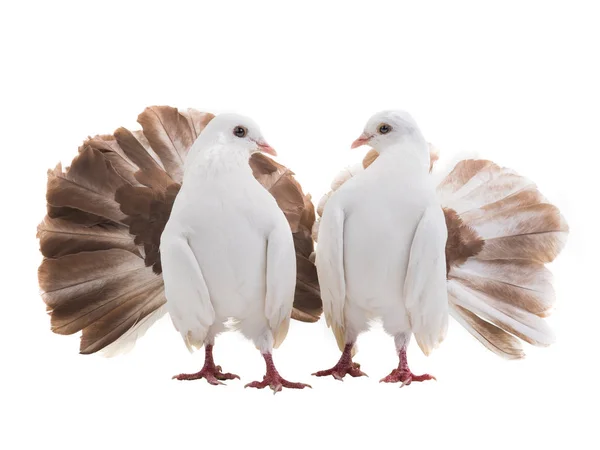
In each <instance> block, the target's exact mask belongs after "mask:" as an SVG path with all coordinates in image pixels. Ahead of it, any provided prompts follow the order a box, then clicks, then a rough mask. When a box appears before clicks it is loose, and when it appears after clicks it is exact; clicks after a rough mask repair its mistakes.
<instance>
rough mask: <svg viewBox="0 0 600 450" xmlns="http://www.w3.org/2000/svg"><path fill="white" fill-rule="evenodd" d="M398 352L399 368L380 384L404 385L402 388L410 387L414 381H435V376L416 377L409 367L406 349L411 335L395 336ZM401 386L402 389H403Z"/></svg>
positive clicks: (401, 334)
mask: <svg viewBox="0 0 600 450" xmlns="http://www.w3.org/2000/svg"><path fill="white" fill-rule="evenodd" d="M394 341H395V343H396V350H397V351H398V358H399V363H398V367H397V368H396V369H394V370H392V372H391V373H390V374H389V375H388V376H387V377H385V378H382V379H381V380H380V381H379V382H380V383H382V382H383V383H402V386H404V385H409V384H410V383H412V382H413V381H427V380H435V377H434V376H433V375H429V374H427V373H426V374H423V375H415V374H413V373H412V372H411V370H410V369H409V367H408V359H407V357H406V347H407V346H408V343H409V341H410V333H399V334H397V335H396V336H395V338H394ZM402 386H400V387H402Z"/></svg>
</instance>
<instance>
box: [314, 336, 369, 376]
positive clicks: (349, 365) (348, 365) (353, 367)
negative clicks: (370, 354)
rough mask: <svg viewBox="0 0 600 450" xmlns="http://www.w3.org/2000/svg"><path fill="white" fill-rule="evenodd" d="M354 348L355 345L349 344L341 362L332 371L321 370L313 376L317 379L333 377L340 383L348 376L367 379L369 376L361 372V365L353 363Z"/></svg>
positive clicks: (345, 348)
mask: <svg viewBox="0 0 600 450" xmlns="http://www.w3.org/2000/svg"><path fill="white" fill-rule="evenodd" d="M352 347H353V344H348V345H346V346H345V347H344V351H343V352H342V356H341V358H340V360H339V361H338V363H337V364H336V365H335V366H333V367H332V368H331V369H327V370H320V371H319V372H315V373H313V375H314V376H315V377H326V376H329V375H331V376H332V377H333V378H335V379H336V380H340V381H343V380H344V377H345V376H346V375H350V376H352V377H362V376H365V377H366V376H367V374H366V373H364V372H363V371H362V370H360V364H358V363H355V362H352Z"/></svg>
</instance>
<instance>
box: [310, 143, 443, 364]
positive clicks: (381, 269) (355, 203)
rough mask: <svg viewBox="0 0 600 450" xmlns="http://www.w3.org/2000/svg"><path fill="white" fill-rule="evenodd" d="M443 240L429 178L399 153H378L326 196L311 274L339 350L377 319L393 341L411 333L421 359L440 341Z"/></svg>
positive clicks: (438, 213)
mask: <svg viewBox="0 0 600 450" xmlns="http://www.w3.org/2000/svg"><path fill="white" fill-rule="evenodd" d="M340 226H341V228H340ZM418 228H420V231H419V232H418V233H417V230H418ZM340 231H342V236H343V238H342V242H343V247H342V248H341V250H342V254H343V261H341V262H340V263H341V267H340V264H336V262H335V253H336V252H339V250H340V243H339V241H338V242H337V243H336V239H338V236H337V234H339V232H340ZM446 235H447V232H446V227H445V222H444V216H443V213H442V210H441V207H440V205H439V203H438V200H437V197H436V193H435V186H434V184H433V183H432V180H431V177H429V176H428V173H427V170H423V168H422V167H420V163H419V161H418V160H413V159H411V158H406V157H403V155H402V154H401V153H400V152H395V151H394V150H389V151H386V153H382V154H381V156H380V157H379V158H378V159H377V160H376V161H375V162H374V163H373V164H372V165H371V166H370V167H369V170H366V171H363V172H360V173H359V174H357V175H356V176H354V177H353V178H351V179H349V180H348V181H347V182H346V183H344V185H342V186H341V187H340V188H339V189H338V190H337V191H336V192H335V193H334V194H333V195H332V196H331V198H330V199H329V200H328V202H327V205H326V207H325V209H324V213H323V217H322V219H321V223H320V226H319V244H318V246H317V268H318V271H319V279H320V283H321V291H322V296H323V302H324V309H325V313H326V317H327V319H328V322H329V323H330V324H331V325H333V328H334V332H335V333H336V337H337V338H338V343H339V344H341V342H342V338H343V341H346V342H347V341H353V340H354V339H355V338H356V336H357V335H358V334H359V333H360V332H362V331H364V330H365V329H366V328H367V326H368V322H369V321H370V320H372V319H377V318H380V319H382V322H383V326H384V329H385V330H386V331H387V332H388V333H390V334H391V335H393V336H398V335H401V334H407V335H408V336H410V334H411V333H414V334H415V336H416V338H417V341H418V342H419V345H420V346H421V348H422V349H423V350H424V351H425V352H426V353H429V351H430V350H431V349H432V348H434V347H435V346H436V345H437V343H439V341H441V339H443V336H444V335H445V331H446V324H447V317H448V297H447V293H446V279H445V275H446V274H445V256H444V248H445V243H446ZM338 269H341V270H338ZM340 277H341V278H342V279H341V283H340V284H337V285H336V282H337V281H340V280H339V278H340ZM342 335H343V336H342Z"/></svg>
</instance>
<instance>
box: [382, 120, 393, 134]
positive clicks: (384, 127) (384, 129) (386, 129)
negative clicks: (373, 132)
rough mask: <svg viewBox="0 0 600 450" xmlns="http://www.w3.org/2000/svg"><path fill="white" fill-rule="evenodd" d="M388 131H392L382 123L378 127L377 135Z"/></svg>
mask: <svg viewBox="0 0 600 450" xmlns="http://www.w3.org/2000/svg"><path fill="white" fill-rule="evenodd" d="M390 131H392V127H390V126H389V125H388V124H387V123H382V124H381V125H379V133H381V134H387V133H389V132H390Z"/></svg>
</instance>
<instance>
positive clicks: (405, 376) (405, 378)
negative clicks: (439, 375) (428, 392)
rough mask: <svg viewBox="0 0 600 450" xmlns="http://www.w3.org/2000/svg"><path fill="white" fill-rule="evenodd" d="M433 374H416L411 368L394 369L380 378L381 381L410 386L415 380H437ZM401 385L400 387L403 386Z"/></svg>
mask: <svg viewBox="0 0 600 450" xmlns="http://www.w3.org/2000/svg"><path fill="white" fill-rule="evenodd" d="M435 379H436V378H435V377H434V376H433V375H429V374H427V373H426V374H423V375H415V374H413V373H412V372H411V371H410V370H401V369H394V370H392V373H390V374H389V375H388V376H387V377H384V378H382V379H381V380H379V382H380V383H402V386H408V385H409V384H410V383H412V382H413V381H427V380H435ZM402 386H400V387H402Z"/></svg>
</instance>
